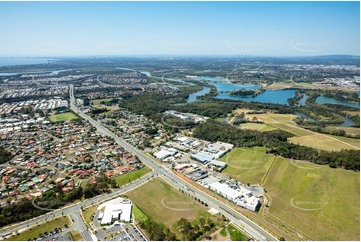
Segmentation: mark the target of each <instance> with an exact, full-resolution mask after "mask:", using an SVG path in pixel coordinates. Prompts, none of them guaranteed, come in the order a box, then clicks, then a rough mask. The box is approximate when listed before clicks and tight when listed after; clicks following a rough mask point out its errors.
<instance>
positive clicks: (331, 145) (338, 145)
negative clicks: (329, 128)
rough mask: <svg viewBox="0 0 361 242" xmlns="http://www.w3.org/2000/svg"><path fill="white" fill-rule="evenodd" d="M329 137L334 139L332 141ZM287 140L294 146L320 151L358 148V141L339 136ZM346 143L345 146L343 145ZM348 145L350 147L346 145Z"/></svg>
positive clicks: (317, 136)
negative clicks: (299, 145) (298, 145)
mask: <svg viewBox="0 0 361 242" xmlns="http://www.w3.org/2000/svg"><path fill="white" fill-rule="evenodd" d="M331 137H333V138H335V139H332V138H331ZM289 140H290V141H291V142H293V143H296V144H301V145H305V146H310V147H314V148H316V149H322V150H330V151H331V150H341V149H356V147H360V141H359V140H356V139H349V138H345V137H339V136H331V135H330V136H328V135H322V134H311V135H307V136H302V137H291V138H289ZM339 140H340V141H339ZM343 142H346V143H347V144H345V143H343ZM348 144H350V145H351V146H350V145H348Z"/></svg>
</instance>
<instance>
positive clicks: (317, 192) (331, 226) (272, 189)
mask: <svg viewBox="0 0 361 242" xmlns="http://www.w3.org/2000/svg"><path fill="white" fill-rule="evenodd" d="M263 186H264V187H265V188H266V189H267V193H268V194H269V195H270V196H271V197H272V200H271V206H270V213H271V215H274V216H275V217H277V218H279V219H281V220H283V221H284V222H285V223H286V224H289V225H291V226H293V227H295V228H297V229H298V230H300V231H301V232H302V233H303V235H305V236H308V237H310V238H311V239H312V240H357V241H358V240H359V239H360V207H359V206H360V174H359V173H356V172H352V171H347V170H343V169H331V168H329V167H327V166H318V165H315V164H312V163H307V162H301V161H290V160H288V159H285V158H282V157H277V159H276V160H275V161H274V164H273V165H272V167H271V169H270V171H269V174H268V175H267V179H266V181H265V183H264V185H263Z"/></svg>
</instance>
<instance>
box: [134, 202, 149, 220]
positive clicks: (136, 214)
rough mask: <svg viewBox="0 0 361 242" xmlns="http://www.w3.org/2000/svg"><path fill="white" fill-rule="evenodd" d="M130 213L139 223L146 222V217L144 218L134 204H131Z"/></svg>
mask: <svg viewBox="0 0 361 242" xmlns="http://www.w3.org/2000/svg"><path fill="white" fill-rule="evenodd" d="M132 212H133V215H134V217H135V219H136V220H139V221H145V220H147V216H145V214H144V213H143V212H142V211H140V209H139V208H138V207H137V206H136V205H135V204H133V207H132Z"/></svg>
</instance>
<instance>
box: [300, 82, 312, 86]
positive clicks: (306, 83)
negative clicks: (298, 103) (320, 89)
mask: <svg viewBox="0 0 361 242" xmlns="http://www.w3.org/2000/svg"><path fill="white" fill-rule="evenodd" d="M297 84H299V85H302V86H313V85H312V83H310V82H298V83H297Z"/></svg>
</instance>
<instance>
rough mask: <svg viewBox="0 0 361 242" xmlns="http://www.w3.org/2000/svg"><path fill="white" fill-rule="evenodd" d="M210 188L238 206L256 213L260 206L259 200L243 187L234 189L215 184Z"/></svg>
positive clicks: (223, 184) (218, 183) (225, 185)
mask: <svg viewBox="0 0 361 242" xmlns="http://www.w3.org/2000/svg"><path fill="white" fill-rule="evenodd" d="M209 188H210V189H211V190H213V191H215V192H216V193H218V194H221V195H222V196H223V197H225V198H227V199H229V200H231V201H232V202H234V203H236V204H237V205H238V206H241V207H244V208H246V209H248V210H251V211H256V210H257V209H258V207H259V205H260V201H259V199H258V198H256V197H255V196H254V195H253V194H252V192H250V191H249V190H247V189H245V188H243V187H241V188H240V189H234V188H232V187H230V186H228V185H227V184H225V183H220V182H213V183H211V184H209Z"/></svg>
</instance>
